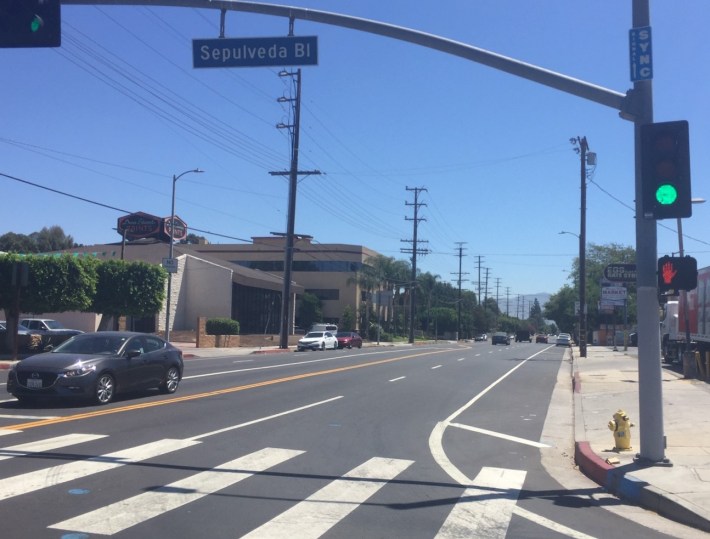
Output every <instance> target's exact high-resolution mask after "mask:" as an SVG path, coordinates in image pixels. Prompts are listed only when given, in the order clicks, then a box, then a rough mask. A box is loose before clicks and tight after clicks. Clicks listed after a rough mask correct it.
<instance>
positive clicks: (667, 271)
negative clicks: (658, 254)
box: [663, 262, 678, 284]
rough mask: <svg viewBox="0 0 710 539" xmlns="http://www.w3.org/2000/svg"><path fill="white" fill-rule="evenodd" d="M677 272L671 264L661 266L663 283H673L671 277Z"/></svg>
mask: <svg viewBox="0 0 710 539" xmlns="http://www.w3.org/2000/svg"><path fill="white" fill-rule="evenodd" d="M677 273H678V271H677V270H676V269H675V268H674V267H673V263H672V262H666V263H665V264H663V282H664V283H666V284H671V283H672V282H673V277H675V276H676V274H677Z"/></svg>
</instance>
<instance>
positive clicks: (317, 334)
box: [306, 331, 323, 339]
mask: <svg viewBox="0 0 710 539" xmlns="http://www.w3.org/2000/svg"><path fill="white" fill-rule="evenodd" d="M322 336H323V332H322V331H311V332H310V333H309V334H308V335H306V339H319V338H321V337H322Z"/></svg>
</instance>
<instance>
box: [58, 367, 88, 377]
mask: <svg viewBox="0 0 710 539" xmlns="http://www.w3.org/2000/svg"><path fill="white" fill-rule="evenodd" d="M95 370H96V367H94V366H93V365H75V366H73V367H72V368H71V369H67V370H66V371H64V373H63V374H62V376H64V377H65V378H76V377H77V376H84V375H86V374H89V373H90V372H94V371H95Z"/></svg>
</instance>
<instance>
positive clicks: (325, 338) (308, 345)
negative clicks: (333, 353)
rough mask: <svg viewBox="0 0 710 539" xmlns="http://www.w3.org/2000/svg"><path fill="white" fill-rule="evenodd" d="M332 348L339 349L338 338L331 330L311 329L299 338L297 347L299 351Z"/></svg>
mask: <svg viewBox="0 0 710 539" xmlns="http://www.w3.org/2000/svg"><path fill="white" fill-rule="evenodd" d="M327 348H330V349H332V350H337V348H338V339H336V338H335V335H333V334H332V333H331V332H330V331H311V332H309V333H306V336H305V337H303V338H302V339H299V341H298V345H297V346H296V349H297V350H298V351H299V352H303V351H304V350H325V349H327Z"/></svg>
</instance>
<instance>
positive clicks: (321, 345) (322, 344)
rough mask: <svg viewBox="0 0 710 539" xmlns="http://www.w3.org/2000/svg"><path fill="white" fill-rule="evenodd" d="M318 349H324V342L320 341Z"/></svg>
mask: <svg viewBox="0 0 710 539" xmlns="http://www.w3.org/2000/svg"><path fill="white" fill-rule="evenodd" d="M320 349H321V350H325V342H322V343H320Z"/></svg>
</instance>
